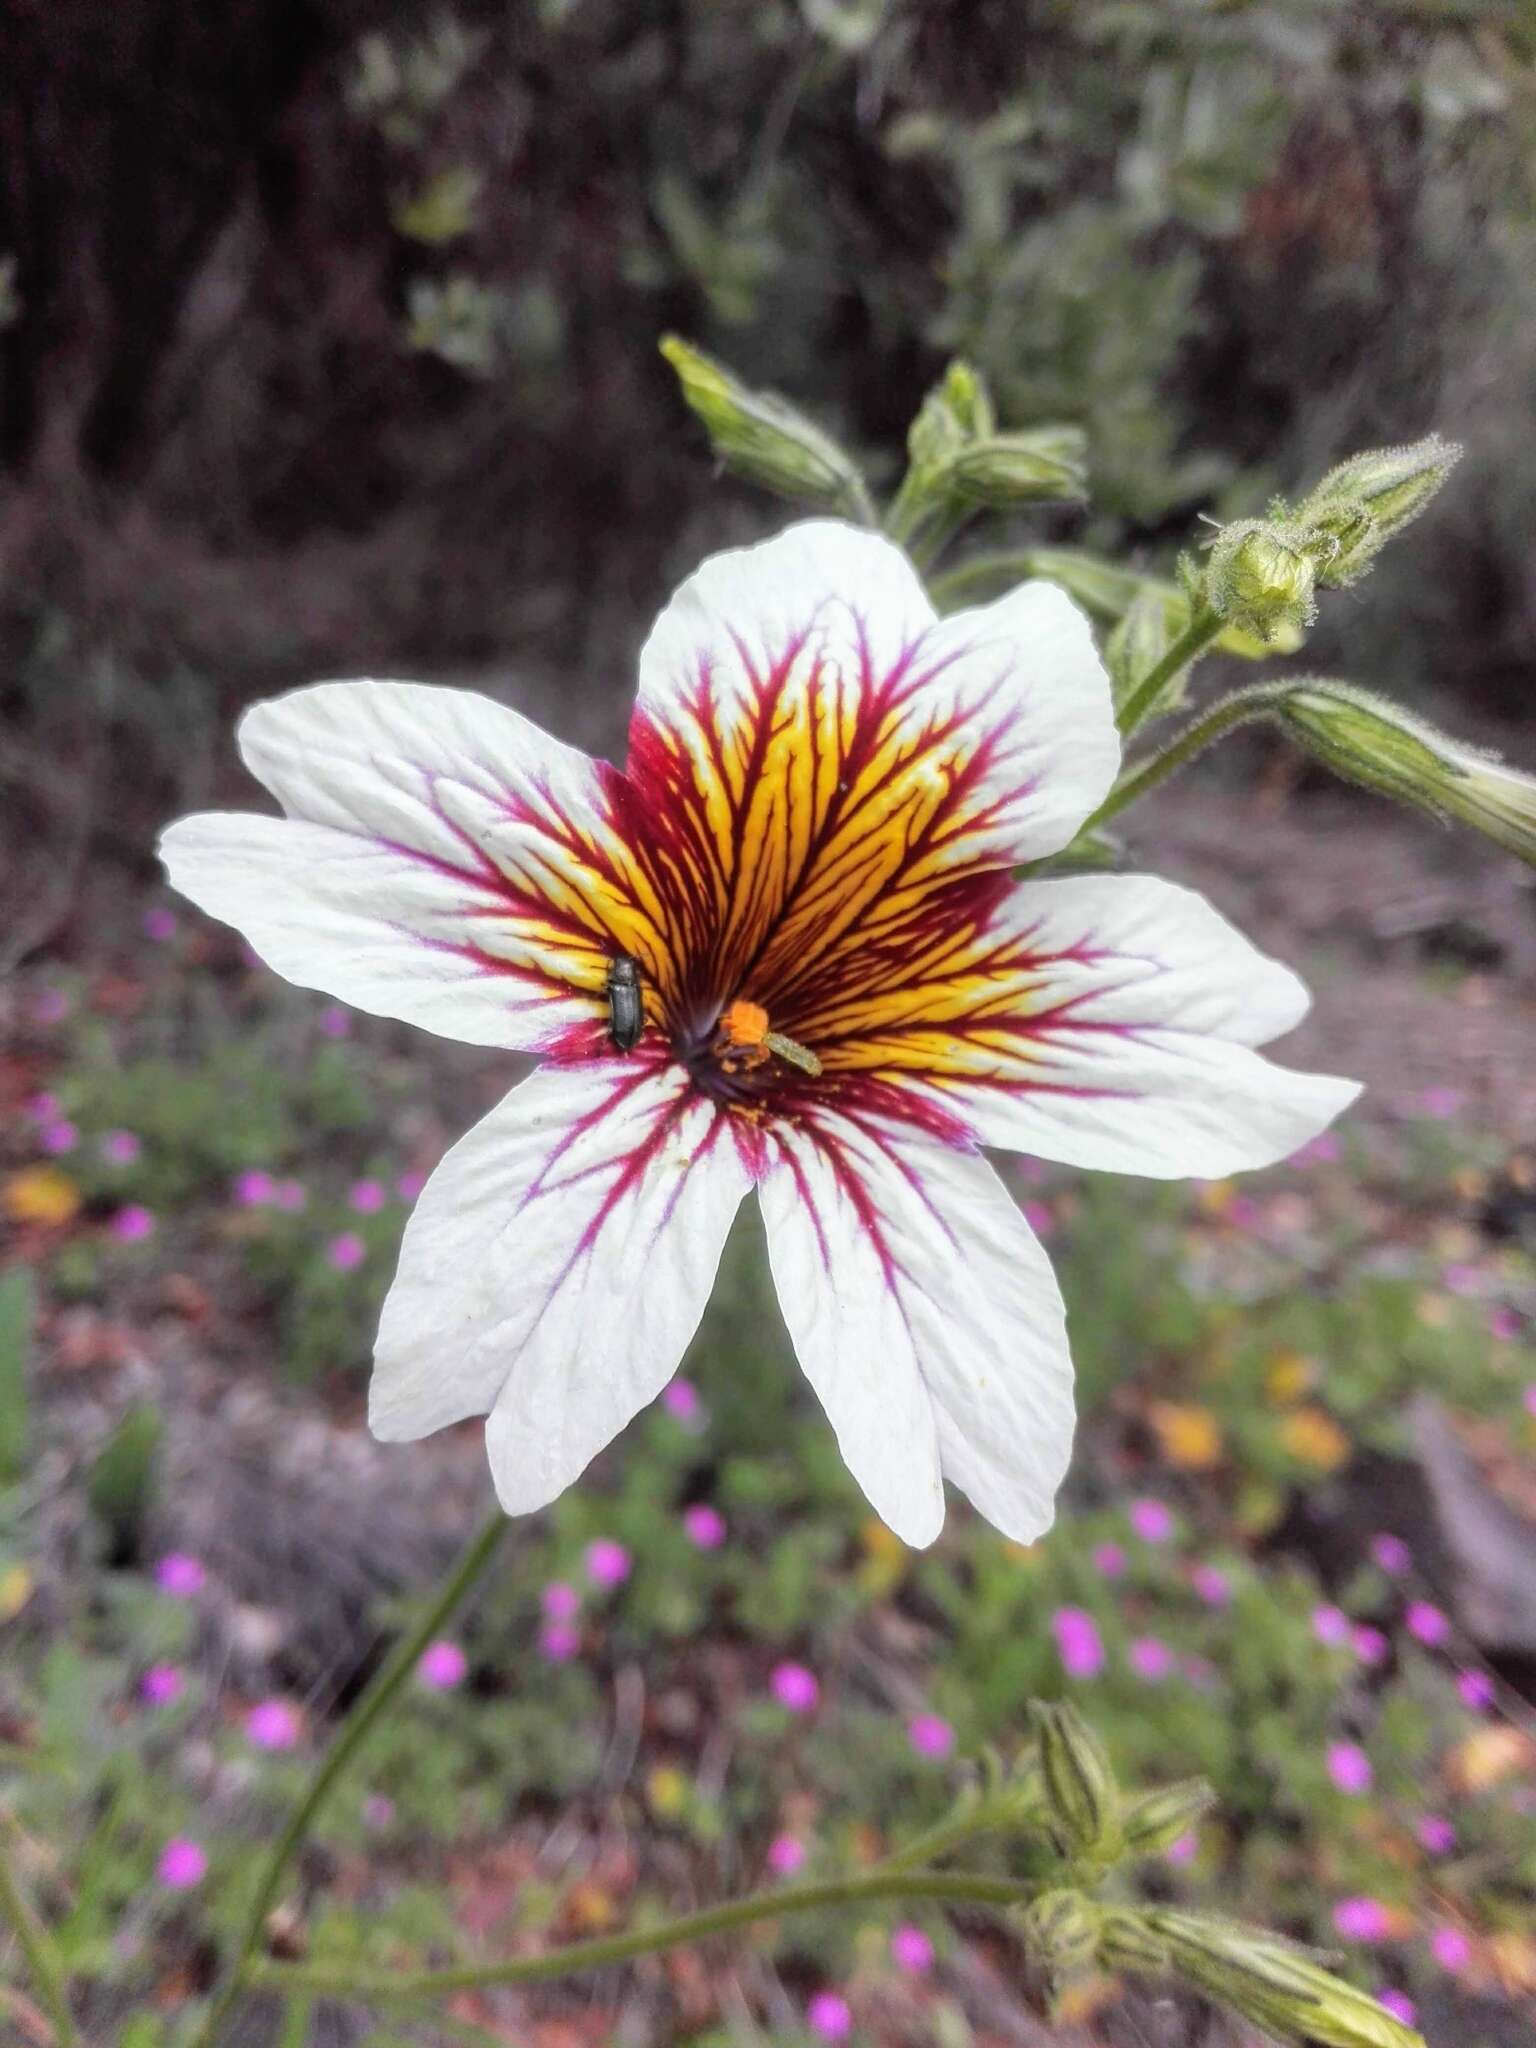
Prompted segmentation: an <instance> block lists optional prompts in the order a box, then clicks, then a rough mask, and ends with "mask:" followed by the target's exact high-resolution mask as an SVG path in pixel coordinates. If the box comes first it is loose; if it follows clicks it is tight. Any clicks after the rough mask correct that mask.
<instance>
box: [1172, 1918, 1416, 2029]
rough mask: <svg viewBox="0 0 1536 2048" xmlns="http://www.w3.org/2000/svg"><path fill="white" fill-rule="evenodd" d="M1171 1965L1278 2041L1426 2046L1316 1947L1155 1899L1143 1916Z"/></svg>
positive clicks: (1180, 1974) (1179, 1973)
mask: <svg viewBox="0 0 1536 2048" xmlns="http://www.w3.org/2000/svg"><path fill="white" fill-rule="evenodd" d="M1140 1917H1141V1921H1142V1924H1143V1926H1144V1928H1145V1930H1146V1932H1147V1933H1148V1934H1149V1935H1150V1937H1151V1938H1152V1939H1153V1940H1154V1941H1160V1942H1161V1943H1162V1944H1163V1946H1164V1948H1165V1949H1166V1951H1167V1954H1168V1960H1169V1965H1170V1967H1171V1968H1172V1969H1173V1970H1174V1971H1175V1972H1176V1973H1177V1974H1178V1975H1179V1976H1181V1977H1183V1978H1185V1979H1186V1980H1187V1981H1188V1982H1189V1983H1191V1984H1194V1985H1197V1986H1198V1987H1199V1988H1200V1990H1202V1991H1204V1992H1205V1993H1206V1994H1207V1995H1208V1996H1209V1997H1211V1998H1213V1999H1216V2000H1218V2001H1219V2002H1220V2003H1221V2004H1223V2005H1228V2006H1231V2007H1232V2009H1233V2010H1234V2011H1235V2012H1240V2013H1241V2014H1242V2015H1243V2017H1244V2018H1245V2019H1249V2020H1252V2021H1253V2023H1254V2025H1255V2026H1257V2027H1262V2028H1263V2029H1264V2030H1265V2031H1266V2032H1267V2033H1270V2034H1272V2035H1273V2036H1274V2037H1275V2039H1276V2040H1277V2041H1293V2042H1297V2043H1307V2042H1316V2043H1320V2044H1322V2048H1424V2039H1423V2036H1422V2035H1421V2034H1417V2033H1415V2032H1414V2030H1413V2028H1412V2027H1408V2026H1404V2024H1403V2022H1402V2021H1401V2020H1399V2019H1395V2018H1394V2017H1393V2015H1392V2014H1391V2013H1389V2012H1388V2011H1387V2009H1386V2007H1385V2006H1382V2005H1378V2004H1377V2002H1376V2000H1375V1999H1374V1998H1370V1997H1368V1996H1367V1995H1366V1993H1365V1992H1363V1991H1357V1990H1356V1989H1355V1987H1354V1986H1353V1985H1352V1984H1346V1983H1345V1982H1344V1980H1343V1979H1342V1978H1341V1977H1335V1976H1333V1975H1331V1974H1330V1973H1329V1972H1328V1971H1327V1970H1325V1969H1323V1968H1322V1967H1321V1965H1320V1964H1319V1963H1318V1962H1317V1961H1316V1959H1315V1958H1314V1957H1313V1956H1312V1954H1311V1953H1310V1952H1309V1951H1308V1950H1306V1949H1304V1948H1298V1947H1297V1946H1296V1944H1295V1943H1294V1942H1289V1941H1284V1940H1282V1939H1281V1937H1280V1936H1279V1935H1274V1934H1266V1933H1265V1932H1264V1931H1263V1929H1262V1928H1257V1927H1244V1926H1242V1925H1240V1924H1239V1923H1238V1922H1236V1921H1232V1920H1218V1919H1215V1918H1211V1917H1208V1916H1207V1915H1205V1914H1203V1913H1180V1912H1175V1911H1173V1910H1170V1909H1167V1908H1163V1907H1152V1908H1149V1909H1148V1910H1147V1911H1145V1912H1144V1913H1143V1914H1142V1915H1141V1916H1140Z"/></svg>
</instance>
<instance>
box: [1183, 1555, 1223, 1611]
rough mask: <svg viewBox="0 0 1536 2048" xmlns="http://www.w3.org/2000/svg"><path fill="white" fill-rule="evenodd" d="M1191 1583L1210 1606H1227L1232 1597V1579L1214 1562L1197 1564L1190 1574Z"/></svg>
mask: <svg viewBox="0 0 1536 2048" xmlns="http://www.w3.org/2000/svg"><path fill="white" fill-rule="evenodd" d="M1189 1583H1190V1584H1191V1585H1192V1586H1193V1587H1194V1589H1195V1591H1196V1593H1198V1594H1199V1596H1200V1598H1201V1599H1202V1600H1203V1601H1204V1602H1205V1604H1206V1605H1207V1606H1208V1607H1225V1606H1226V1604H1227V1602H1228V1601H1229V1600H1230V1599H1231V1598H1232V1582H1231V1580H1230V1579H1229V1578H1228V1577H1227V1575H1226V1573H1225V1572H1219V1571H1218V1570H1217V1569H1216V1567H1215V1565H1213V1564H1197V1565H1196V1566H1195V1568H1194V1570H1193V1571H1192V1572H1191V1573H1190V1575H1189Z"/></svg>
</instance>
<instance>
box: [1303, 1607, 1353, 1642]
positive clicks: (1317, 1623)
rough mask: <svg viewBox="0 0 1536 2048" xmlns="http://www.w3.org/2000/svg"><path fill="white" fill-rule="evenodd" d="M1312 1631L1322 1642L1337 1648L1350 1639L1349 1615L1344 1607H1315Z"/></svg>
mask: <svg viewBox="0 0 1536 2048" xmlns="http://www.w3.org/2000/svg"><path fill="white" fill-rule="evenodd" d="M1312 1633H1313V1635H1315V1636H1316V1637H1317V1640H1318V1641H1319V1642H1320V1643H1326V1644H1327V1645H1328V1647H1329V1648H1330V1649H1337V1648H1339V1647H1340V1646H1342V1645H1343V1644H1344V1643H1347V1642H1348V1641H1349V1640H1350V1633H1351V1631H1350V1626H1349V1616H1348V1615H1347V1614H1346V1613H1345V1612H1344V1610H1343V1608H1342V1607H1327V1606H1324V1607H1314V1608H1313V1610H1312Z"/></svg>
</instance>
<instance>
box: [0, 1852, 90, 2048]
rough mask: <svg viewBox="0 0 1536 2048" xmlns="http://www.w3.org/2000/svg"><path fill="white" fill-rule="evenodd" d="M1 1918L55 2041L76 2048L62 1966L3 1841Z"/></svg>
mask: <svg viewBox="0 0 1536 2048" xmlns="http://www.w3.org/2000/svg"><path fill="white" fill-rule="evenodd" d="M6 1823H7V1832H9V1827H10V1825H11V1823H10V1820H9V1816H6ZM0 1917H3V1918H4V1919H6V1920H8V1921H9V1922H10V1924H11V1930H12V1932H13V1933H14V1934H15V1936H16V1939H17V1941H18V1942H19V1943H20V1945H21V1952H22V1954H23V1955H24V1956H25V1957H26V1959H27V1968H28V1970H29V1971H30V1972H31V1975H32V1982H33V1984H34V1985H35V1986H36V1987H37V1995H38V1997H39V1998H40V1999H41V2000H42V2002H43V2005H44V2007H45V2008H46V2009H47V2013H48V2017H49V2019H50V2020H51V2021H52V2023H53V2038H54V2040H55V2041H56V2042H57V2044H58V2048H76V2044H77V2043H78V2041H79V2039H80V2036H79V2035H78V2034H77V2033H76V2032H75V2023H74V2021H73V2020H72V2019H71V2018H70V2015H69V1991H68V1987H67V1984H66V1982H65V1976H64V1966H63V1963H62V1962H61V1960H60V1958H59V1952H58V1949H57V1948H56V1947H55V1945H54V1942H53V1938H52V1936H51V1935H50V1934H49V1932H48V1930H47V1928H46V1927H45V1926H44V1925H43V1923H42V1921H41V1920H39V1919H38V1917H37V1915H36V1913H34V1912H33V1910H32V1908H31V1906H30V1904H29V1903H28V1901H27V1897H26V1894H25V1893H24V1892H23V1891H22V1889H21V1887H20V1885H19V1884H18V1883H17V1882H16V1876H15V1873H14V1872H13V1871H12V1869H11V1862H10V1858H9V1856H7V1854H6V1845H5V1843H4V1842H3V1841H0Z"/></svg>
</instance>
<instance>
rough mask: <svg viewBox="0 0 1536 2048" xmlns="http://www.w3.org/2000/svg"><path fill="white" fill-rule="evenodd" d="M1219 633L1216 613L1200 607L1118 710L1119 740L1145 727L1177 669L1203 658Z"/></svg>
mask: <svg viewBox="0 0 1536 2048" xmlns="http://www.w3.org/2000/svg"><path fill="white" fill-rule="evenodd" d="M1221 630H1222V620H1221V618H1220V616H1219V615H1218V614H1217V613H1216V612H1213V611H1209V610H1206V609H1205V608H1203V607H1202V608H1201V609H1200V610H1199V611H1197V612H1196V613H1195V615H1194V617H1193V618H1192V619H1191V620H1190V622H1189V624H1188V625H1187V626H1186V627H1185V628H1184V630H1183V632H1182V633H1181V634H1180V635H1179V637H1178V639H1177V640H1175V641H1174V643H1173V645H1172V646H1171V647H1170V648H1169V649H1168V651H1167V653H1166V654H1164V656H1163V658H1162V660H1161V661H1158V662H1154V663H1153V665H1152V667H1151V668H1149V669H1148V670H1147V672H1146V674H1145V675H1144V676H1143V677H1142V679H1141V681H1140V682H1139V683H1138V684H1137V685H1136V687H1135V689H1134V690H1132V692H1131V694H1130V695H1129V697H1127V698H1126V700H1125V702H1124V703H1123V704H1122V705H1121V706H1120V709H1119V711H1118V713H1117V714H1116V717H1115V723H1116V724H1117V725H1118V726H1119V728H1120V732H1121V735H1122V737H1123V738H1125V739H1129V738H1130V736H1131V734H1132V733H1133V732H1135V730H1136V728H1137V727H1138V726H1139V725H1142V724H1144V723H1145V721H1146V719H1147V717H1148V716H1149V715H1150V713H1151V712H1152V711H1154V710H1155V709H1156V707H1157V700H1158V698H1159V697H1160V696H1161V695H1162V694H1163V691H1164V690H1165V689H1166V688H1167V687H1168V685H1169V683H1171V682H1172V681H1173V679H1174V677H1175V676H1176V675H1177V674H1178V673H1179V671H1180V669H1185V668H1188V666H1189V664H1190V663H1191V662H1192V661H1193V660H1194V659H1195V657H1196V655H1198V654H1203V653H1204V652H1205V650H1206V648H1207V647H1209V646H1210V644H1211V642H1212V641H1213V640H1214V639H1216V638H1217V637H1218V636H1219V634H1220V633H1221Z"/></svg>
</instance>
